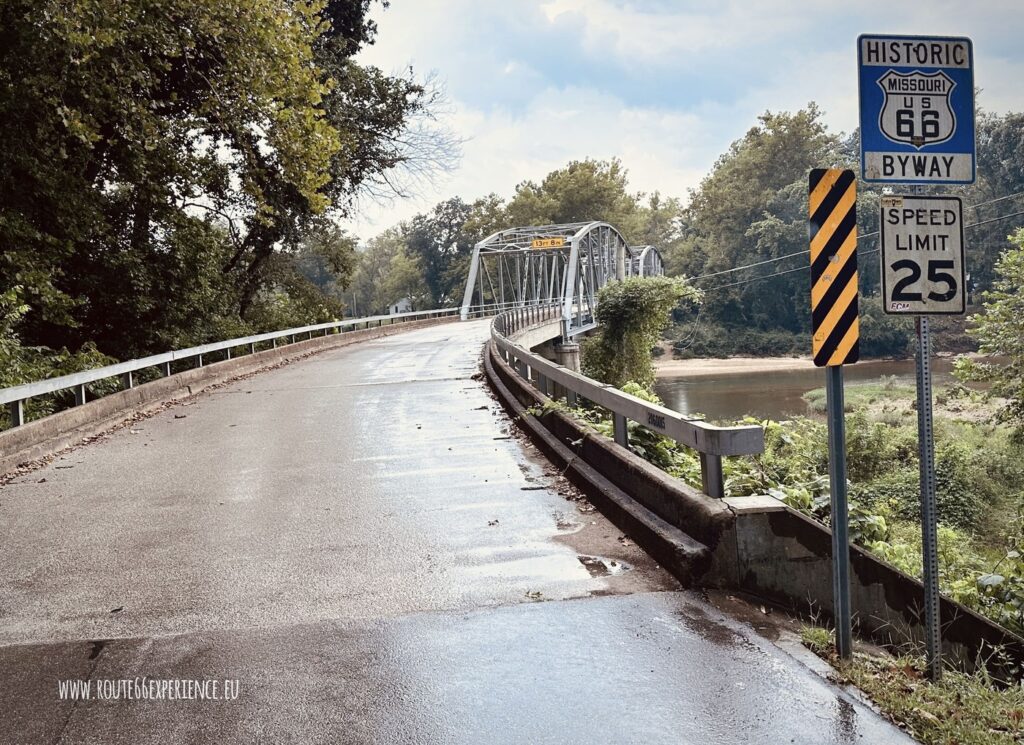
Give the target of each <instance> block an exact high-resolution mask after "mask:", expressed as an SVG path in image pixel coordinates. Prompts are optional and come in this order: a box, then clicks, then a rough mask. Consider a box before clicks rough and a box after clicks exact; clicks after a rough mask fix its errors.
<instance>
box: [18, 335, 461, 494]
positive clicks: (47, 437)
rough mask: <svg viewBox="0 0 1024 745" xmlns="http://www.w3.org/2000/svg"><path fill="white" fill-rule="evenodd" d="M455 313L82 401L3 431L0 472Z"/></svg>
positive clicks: (305, 344)
mask: <svg viewBox="0 0 1024 745" xmlns="http://www.w3.org/2000/svg"><path fill="white" fill-rule="evenodd" d="M457 320H458V319H457V318H431V319H426V320H423V321H409V322H406V323H400V324H394V325H389V326H379V327H375V328H369V329H360V330H358V331H346V332H344V333H342V334H330V335H328V336H318V337H315V338H313V339H307V340H304V341H299V342H296V343H294V344H288V345H286V346H283V347H278V348H276V349H267V350H265V351H262V352H256V353H255V354H247V355H244V356H242V357H235V358H233V359H230V360H225V361H223V362H215V363H212V364H209V365H206V366H204V367H197V368H193V369H191V370H184V371H182V372H180V373H175V374H174V375H170V376H168V377H165V378H160V379H159V380H154V381H151V382H149V383H144V384H142V385H139V386H136V387H134V388H129V389H128V390H124V391H119V392H118V393H113V394H111V395H109V396H104V397H103V398H98V399H96V400H94V401H89V402H88V403H86V404H83V405H82V406H75V407H74V408H71V409H65V410H64V411H60V412H57V413H56V414H52V415H51V416H48V417H44V418H42V419H38V420H36V421H33V422H29V423H27V424H24V425H22V426H20V427H15V428H13V429H8V430H5V431H4V432H0V476H3V475H4V474H7V473H8V472H10V471H13V470H15V469H17V468H19V467H21V466H22V465H24V464H26V463H30V462H33V461H38V460H40V459H43V458H47V457H49V456H51V455H53V454H54V453H57V452H59V451H61V450H64V449H65V448H68V447H71V446H73V445H76V444H79V443H81V442H82V441H83V440H86V439H89V438H91V437H95V436H97V435H100V434H103V433H104V432H107V431H108V430H110V429H111V428H112V427H115V426H116V425H118V424H120V423H121V422H123V421H124V420H125V419H126V418H128V417H130V416H131V415H133V414H140V413H146V412H149V411H152V410H154V409H156V408H159V407H160V406H163V405H165V404H167V403H170V402H174V401H180V400H183V399H186V398H189V397H191V396H194V395H196V394H197V393H200V392H201V391H203V390H206V389H208V388H210V387H212V386H215V385H220V384H222V383H226V382H228V381H230V380H232V379H235V378H239V377H241V376H244V375H249V374H253V373H258V372H261V371H264V370H267V369H270V368H272V367H277V366H279V365H282V364H289V363H291V362H295V361H297V360H300V359H303V358H305V357H308V356H310V355H314V354H319V353H320V352H324V351H327V350H329V349H337V348H340V347H345V346H348V345H349V344H355V343H357V342H361V341H367V340H370V339H380V338H383V337H386V336H391V335H393V334H398V333H402V332H404V331H411V330H413V329H418V328H424V327H427V326H435V325H438V324H441V323H451V322H454V321H457Z"/></svg>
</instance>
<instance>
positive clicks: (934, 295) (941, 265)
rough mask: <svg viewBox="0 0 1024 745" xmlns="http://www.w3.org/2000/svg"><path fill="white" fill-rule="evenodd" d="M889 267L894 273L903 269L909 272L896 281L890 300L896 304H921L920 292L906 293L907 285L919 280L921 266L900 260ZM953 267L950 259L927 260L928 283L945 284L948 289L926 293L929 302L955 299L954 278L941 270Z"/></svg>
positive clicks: (955, 286) (906, 260)
mask: <svg viewBox="0 0 1024 745" xmlns="http://www.w3.org/2000/svg"><path fill="white" fill-rule="evenodd" d="M891 267H892V270H893V271H894V272H899V271H902V270H903V269H907V270H909V271H910V274H908V275H907V276H905V277H903V278H901V279H900V280H899V281H897V282H896V285H895V286H894V287H893V288H892V299H893V300H894V301H897V302H898V301H903V302H921V301H922V300H923V299H924V298H923V297H922V294H921V293H920V292H907V286H908V285H912V284H914V283H915V282H917V281H918V280H919V279H921V265H920V264H918V263H917V262H916V261H910V260H909V259H901V260H900V261H894V262H893V263H892V264H891ZM953 267H954V263H953V261H952V259H929V260H928V281H929V282H932V283H936V284H939V283H941V284H945V285H947V286H948V287H949V289H948V290H946V291H945V292H936V291H935V290H932V291H931V292H929V293H928V299H929V300H934V301H936V302H939V303H944V302H946V301H947V300H952V299H953V298H954V297H956V290H957V285H956V278H955V277H953V275H952V274H950V273H949V272H944V271H942V270H943V269H952V268H953Z"/></svg>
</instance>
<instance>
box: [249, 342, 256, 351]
mask: <svg viewBox="0 0 1024 745" xmlns="http://www.w3.org/2000/svg"><path fill="white" fill-rule="evenodd" d="M249 354H256V342H252V343H251V344H249Z"/></svg>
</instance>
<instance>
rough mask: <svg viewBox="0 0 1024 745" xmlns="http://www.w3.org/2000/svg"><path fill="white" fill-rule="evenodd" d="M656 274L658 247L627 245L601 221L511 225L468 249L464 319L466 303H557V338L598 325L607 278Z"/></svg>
mask: <svg viewBox="0 0 1024 745" xmlns="http://www.w3.org/2000/svg"><path fill="white" fill-rule="evenodd" d="M662 271H663V269H662V263H661V255H660V254H659V253H658V251H657V249H656V248H654V247H653V246H641V247H639V248H637V249H632V248H630V246H629V244H628V243H627V242H626V239H625V238H624V237H623V236H622V233H620V232H619V231H618V229H616V228H615V227H614V226H612V225H610V224H609V223H606V222H600V221H595V222H578V223H564V224H559V225H534V226H529V227H517V228H509V229H507V230H501V231H498V232H497V233H494V234H493V235H490V236H488V237H487V238H485V239H484V240H482V241H480V242H479V243H477V244H476V246H475V247H474V248H473V256H472V259H471V263H470V267H469V275H468V277H467V281H466V291H465V295H464V298H463V302H462V317H463V318H464V319H465V318H468V317H469V314H470V309H471V308H480V307H483V308H489V309H493V310H495V311H501V310H505V309H509V308H523V307H529V306H542V305H551V304H558V305H560V306H561V308H562V332H563V334H562V335H563V338H565V339H569V338H571V337H573V336H576V335H578V334H581V333H583V332H585V331H588V330H590V329H592V328H593V327H594V326H595V325H596V321H595V319H594V311H595V309H596V308H597V293H598V291H599V290H600V289H601V288H602V287H604V286H605V285H606V284H607V283H608V282H610V281H611V280H613V279H622V278H624V277H627V276H631V275H642V276H649V275H653V274H661V273H662Z"/></svg>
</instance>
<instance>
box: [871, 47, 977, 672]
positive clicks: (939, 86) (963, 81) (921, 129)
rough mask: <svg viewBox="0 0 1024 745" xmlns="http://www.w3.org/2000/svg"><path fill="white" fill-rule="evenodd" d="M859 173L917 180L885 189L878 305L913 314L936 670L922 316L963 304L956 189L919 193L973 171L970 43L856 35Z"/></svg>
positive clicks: (935, 576) (932, 650) (925, 564)
mask: <svg viewBox="0 0 1024 745" xmlns="http://www.w3.org/2000/svg"><path fill="white" fill-rule="evenodd" d="M857 63H858V78H859V81H860V128H861V138H860V143H861V144H860V151H861V153H860V155H861V175H862V177H863V178H864V180H865V181H874V182H881V183H899V184H915V185H916V186H914V187H913V189H914V191H915V192H916V193H915V194H912V195H906V196H901V195H896V194H890V195H884V196H883V197H882V200H881V205H882V222H881V225H882V230H881V233H882V250H881V251H880V252H879V254H880V256H881V260H882V267H881V270H882V308H883V310H884V311H885V312H886V313H890V314H896V315H916V316H917V434H918V441H919V447H920V468H921V539H922V540H921V549H922V550H921V553H922V557H921V563H922V576H923V579H924V606H925V623H926V627H927V628H926V639H925V641H926V645H925V646H926V652H927V659H928V672H929V675H930V676H931V678H932V679H933V680H937V679H938V678H939V677H940V676H941V674H942V657H941V654H942V647H941V639H940V626H939V622H940V619H939V570H938V546H937V541H936V534H937V529H936V520H937V517H938V516H937V514H936V507H935V444H934V441H933V433H932V377H931V353H932V350H931V339H930V338H929V335H928V316H929V315H936V314H955V315H962V314H963V313H964V311H965V298H966V292H967V288H966V279H967V275H966V268H965V262H964V239H963V206H962V204H961V202H960V200H959V199H958V198H957V197H947V196H927V197H925V196H922V195H921V193H920V191H921V188H922V187H921V185H922V184H936V185H942V184H947V185H948V184H973V183H974V182H975V179H976V178H977V166H976V147H975V122H974V120H975V106H974V45H973V43H972V42H971V40H970V39H967V38H964V37H957V36H945V37H942V36H893V35H875V34H865V35H863V36H861V37H859V38H858V39H857Z"/></svg>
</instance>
